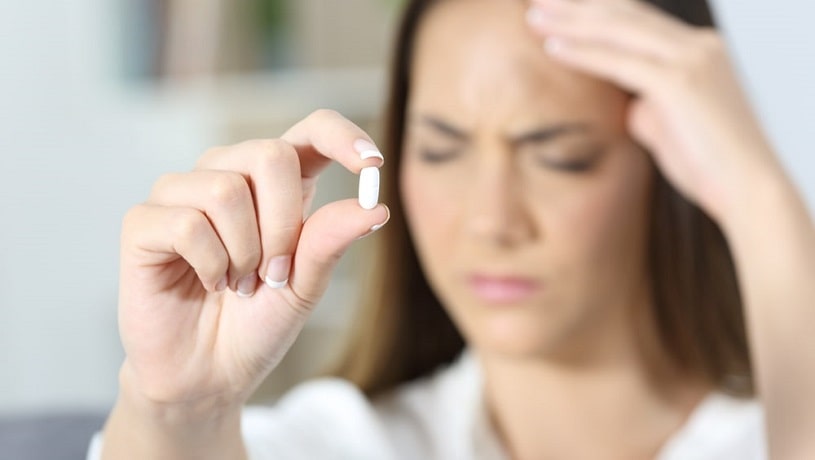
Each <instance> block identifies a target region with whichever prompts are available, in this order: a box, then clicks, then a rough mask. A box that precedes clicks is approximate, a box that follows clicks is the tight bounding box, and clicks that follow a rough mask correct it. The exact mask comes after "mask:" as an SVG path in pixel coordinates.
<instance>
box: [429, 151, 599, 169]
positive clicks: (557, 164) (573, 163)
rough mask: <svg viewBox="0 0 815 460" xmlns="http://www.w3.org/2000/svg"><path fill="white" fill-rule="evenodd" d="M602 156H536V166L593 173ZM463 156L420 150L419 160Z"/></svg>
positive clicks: (444, 160)
mask: <svg viewBox="0 0 815 460" xmlns="http://www.w3.org/2000/svg"><path fill="white" fill-rule="evenodd" d="M601 154H602V149H593V150H592V151H591V152H590V153H589V154H587V155H582V156H581V158H580V159H577V160H554V159H551V158H547V157H545V156H543V155H541V154H536V155H534V162H535V165H537V166H540V167H541V168H546V169H551V170H555V171H560V172H566V173H573V174H578V173H585V172H589V171H591V170H592V169H593V168H594V166H595V164H596V163H597V162H598V158H599V157H600V155H601ZM461 155H462V153H461V151H460V150H434V149H420V150H419V159H420V160H421V161H422V162H423V163H426V164H429V165H442V164H445V163H449V162H452V161H454V160H456V159H457V158H459V157H460V156H461Z"/></svg>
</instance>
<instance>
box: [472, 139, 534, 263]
mask: <svg viewBox="0 0 815 460" xmlns="http://www.w3.org/2000/svg"><path fill="white" fill-rule="evenodd" d="M490 157H492V158H488V159H486V160H484V161H481V162H480V166H479V168H478V172H477V173H476V174H475V175H474V177H473V181H472V189H471V193H470V199H469V203H468V204H469V206H468V213H467V217H466V227H467V230H468V233H469V234H470V236H471V237H473V238H476V239H477V240H478V241H479V243H481V244H488V245H490V246H494V247H502V248H512V247H516V246H519V245H522V244H524V243H526V242H529V241H530V240H532V239H534V238H535V237H536V234H537V231H536V228H535V224H534V222H533V219H532V216H531V215H530V213H529V209H528V206H527V197H526V195H525V190H524V186H523V181H522V180H521V174H519V171H517V169H516V168H517V166H516V164H515V163H514V162H513V161H512V159H511V158H512V157H511V154H509V153H508V154H506V155H503V154H502V155H494V156H493V155H491V156H490Z"/></svg>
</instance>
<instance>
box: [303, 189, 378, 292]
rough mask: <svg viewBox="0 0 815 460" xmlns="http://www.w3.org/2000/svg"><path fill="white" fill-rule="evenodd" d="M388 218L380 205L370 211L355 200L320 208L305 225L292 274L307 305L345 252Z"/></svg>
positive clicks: (338, 202) (324, 285) (322, 287)
mask: <svg viewBox="0 0 815 460" xmlns="http://www.w3.org/2000/svg"><path fill="white" fill-rule="evenodd" d="M389 218H390V210H389V209H388V207H387V206H385V205H383V204H379V205H377V206H376V207H375V208H373V209H370V210H367V209H363V208H362V207H360V205H359V202H358V201H357V200H356V199H348V200H341V201H335V202H332V203H329V204H327V205H325V206H323V207H321V208H320V209H318V210H317V211H316V212H315V213H314V214H312V215H311V216H309V218H308V219H306V221H305V222H304V223H303V228H302V231H301V233H300V240H299V242H298V243H297V249H296V251H295V254H294V262H293V264H292V269H291V273H290V275H289V286H290V288H291V290H292V292H293V293H294V294H295V295H296V296H297V297H298V298H299V299H300V300H302V301H304V302H305V304H306V305H309V306H313V305H315V304H316V303H317V302H318V301H319V300H320V298H321V297H322V295H323V293H324V292H325V290H326V288H327V287H328V283H329V281H330V279H331V272H332V271H333V270H334V267H335V266H336V265H337V262H339V260H340V258H341V257H342V255H343V254H344V253H345V251H346V250H347V249H348V248H349V247H350V246H351V244H352V243H353V242H354V241H355V240H357V239H358V238H360V237H362V236H365V235H367V234H368V233H370V232H371V231H372V230H378V229H379V228H380V227H381V226H382V225H384V224H385V223H387V221H388V219H389Z"/></svg>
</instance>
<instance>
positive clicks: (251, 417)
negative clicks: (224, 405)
mask: <svg viewBox="0 0 815 460" xmlns="http://www.w3.org/2000/svg"><path fill="white" fill-rule="evenodd" d="M241 423H242V425H241V429H242V431H243V436H244V440H245V442H246V445H247V449H248V450H249V454H250V455H249V456H250V458H251V459H252V460H255V459H264V458H328V457H330V458H359V459H373V458H377V459H379V458H382V459H388V458H393V457H394V454H393V452H392V451H391V446H390V445H389V444H388V442H387V438H386V435H385V432H384V430H383V428H382V425H381V423H380V421H379V419H378V416H377V414H376V412H375V411H374V408H373V407H372V405H371V403H370V402H369V401H368V399H367V398H366V397H365V395H364V394H363V393H362V392H361V391H360V390H359V389H358V388H357V387H355V386H354V385H352V384H351V383H349V382H347V381H345V380H342V379H335V378H324V379H318V380H313V381H309V382H306V383H302V384H300V385H298V386H296V387H294V388H293V389H292V390H290V391H289V392H288V393H286V394H285V395H284V396H283V397H282V398H281V399H280V400H279V401H278V402H277V403H276V404H274V405H273V406H269V407H265V406H249V407H246V408H245V409H244V411H243V415H242V419H241Z"/></svg>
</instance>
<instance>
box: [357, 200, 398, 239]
mask: <svg viewBox="0 0 815 460" xmlns="http://www.w3.org/2000/svg"><path fill="white" fill-rule="evenodd" d="M385 209H386V210H387V211H388V217H386V218H385V222H382V223H381V224H376V225H374V226H373V227H371V229H370V230H369V231H368V232H367V233H365V234H364V235H362V236H360V237H359V238H357V239H358V240H361V239H363V238H365V237H366V236H369V235H371V234H372V233H374V232H376V231H377V230H379V229H380V228H382V227H384V226H385V224H387V223H388V221H389V220H391V210H390V208H388V207H387V206H386V207H385Z"/></svg>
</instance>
